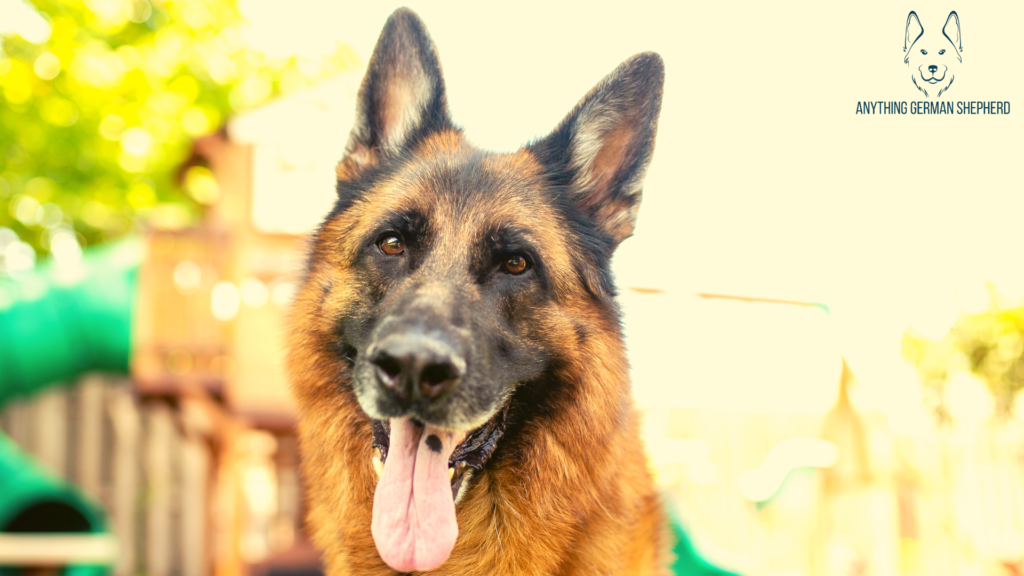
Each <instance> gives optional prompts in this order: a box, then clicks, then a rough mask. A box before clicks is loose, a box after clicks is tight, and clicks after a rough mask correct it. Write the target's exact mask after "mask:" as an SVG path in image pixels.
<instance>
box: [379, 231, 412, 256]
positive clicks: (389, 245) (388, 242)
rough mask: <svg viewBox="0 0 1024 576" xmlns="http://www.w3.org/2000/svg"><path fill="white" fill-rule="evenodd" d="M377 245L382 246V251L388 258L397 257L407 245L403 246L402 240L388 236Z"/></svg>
mask: <svg viewBox="0 0 1024 576" xmlns="http://www.w3.org/2000/svg"><path fill="white" fill-rule="evenodd" d="M377 245H378V246H380V251H381V252H383V253H385V254H387V255H388V256H396V255H398V254H401V253H402V251H403V250H405V245H404V244H402V239H401V238H399V237H398V236H394V235H387V236H385V237H384V238H381V240H380V242H378V243H377Z"/></svg>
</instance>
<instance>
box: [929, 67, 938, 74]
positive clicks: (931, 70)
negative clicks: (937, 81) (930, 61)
mask: <svg viewBox="0 0 1024 576" xmlns="http://www.w3.org/2000/svg"><path fill="white" fill-rule="evenodd" d="M938 69H939V67H938V66H934V65H932V66H929V67H928V71H929V72H931V73H932V74H934V73H935V71H936V70H938Z"/></svg>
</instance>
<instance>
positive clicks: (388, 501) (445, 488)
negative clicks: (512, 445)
mask: <svg viewBox="0 0 1024 576" xmlns="http://www.w3.org/2000/svg"><path fill="white" fill-rule="evenodd" d="M507 414H508V403H506V404H505V405H504V406H503V407H502V408H501V409H500V410H498V412H497V413H495V415H494V416H493V417H491V419H490V420H488V421H487V422H485V423H484V424H483V425H482V426H480V427H479V428H476V429H475V430H471V431H470V432H468V433H466V432H451V431H447V430H443V429H441V428H438V427H436V426H433V425H430V424H424V423H422V422H419V421H417V420H415V419H412V418H409V417H403V418H393V419H391V420H390V421H384V420H373V421H372V425H371V427H372V430H373V447H374V448H375V449H376V452H377V454H375V455H374V461H373V464H374V468H375V469H376V470H377V474H378V475H379V476H380V480H379V481H378V482H377V489H376V492H375V493H374V496H373V519H372V522H371V525H370V529H371V532H372V533H373V541H374V544H376V546H377V552H378V553H380V557H381V559H383V560H384V562H385V563H387V565H388V566H390V567H391V568H392V569H394V570H397V571H399V572H409V571H414V570H420V571H424V570H433V569H434V568H437V567H438V566H440V565H441V564H443V563H444V561H445V560H447V559H448V556H449V555H450V554H451V551H452V549H453V548H454V547H455V540H456V538H457V537H458V535H459V527H458V524H457V522H456V520H455V501H456V500H457V499H458V497H459V491H460V489H462V488H463V484H464V483H465V482H466V481H467V480H468V479H469V477H470V475H471V471H473V470H480V469H481V468H482V467H483V466H484V464H485V463H486V462H487V460H488V459H489V458H490V457H491V455H492V454H493V453H494V449H495V448H496V447H497V445H498V441H499V440H500V439H501V437H502V436H503V435H504V433H505V420H506V416H507ZM389 456H390V458H389Z"/></svg>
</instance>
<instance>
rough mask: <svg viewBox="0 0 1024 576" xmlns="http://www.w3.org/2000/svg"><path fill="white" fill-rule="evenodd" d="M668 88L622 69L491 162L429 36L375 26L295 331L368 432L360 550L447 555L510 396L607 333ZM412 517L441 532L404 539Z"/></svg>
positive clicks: (412, 559)
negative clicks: (371, 472)
mask: <svg viewBox="0 0 1024 576" xmlns="http://www.w3.org/2000/svg"><path fill="white" fill-rule="evenodd" d="M662 83H663V64H662V61H661V58H660V57H659V56H657V55H656V54H652V53H645V54H639V55H637V56H634V57H633V58H631V59H629V60H627V61H626V62H625V63H623V64H622V65H621V66H619V67H618V68H617V69H616V70H615V71H613V72H612V73H611V74H610V75H609V76H608V77H607V78H605V79H604V80H603V81H602V82H601V83H599V84H598V85H597V86H596V87H595V88H594V89H593V90H592V91H591V92H590V93H589V94H587V95H586V97H584V98H583V100H582V101H581V102H580V103H579V105H578V106H577V107H576V108H575V109H574V110H573V111H572V112H570V114H569V115H568V116H567V117H566V118H565V120H563V121H562V123H561V124H559V126H558V127H556V128H555V130H554V131H553V132H552V133H551V134H550V135H549V136H547V137H545V138H543V139H541V140H540V141H537V142H535V143H533V144H531V145H529V146H526V147H524V148H522V149H520V150H519V151H517V152H514V153H511V154H493V153H488V152H484V151H481V150H479V149H476V148H474V147H473V146H472V145H470V144H469V143H468V142H467V141H466V140H465V138H464V137H463V135H462V132H461V130H460V129H458V128H457V127H455V126H454V124H453V123H452V120H451V118H450V116H449V113H448V106H447V100H446V96H445V85H444V80H443V78H442V75H441V65H440V62H439V60H438V55H437V51H436V49H435V47H434V44H433V42H432V41H431V39H430V37H429V36H428V34H427V32H426V29H425V28H424V26H423V23H422V22H421V21H420V20H419V18H418V17H417V16H416V15H415V14H414V13H413V12H411V11H409V10H407V9H400V10H398V11H397V12H395V13H394V14H393V15H392V16H391V17H390V18H389V19H388V21H387V23H386V24H385V26H384V30H383V32H382V33H381V35H380V38H379V39H378V41H377V45H376V48H375V49H374V53H373V56H372V57H371V59H370V62H369V65H368V68H367V71H366V76H365V78H364V80H363V83H362V85H361V87H360V90H359V93H358V107H357V113H356V121H355V124H354V127H353V130H352V133H351V136H350V139H349V142H348V145H347V148H346V151H345V154H344V156H343V158H342V159H341V161H340V162H339V164H338V167H337V175H338V183H337V190H338V200H337V204H336V206H335V207H334V210H333V211H332V212H331V214H329V215H328V217H327V218H326V219H325V221H324V223H323V224H322V225H321V227H320V229H319V230H318V231H317V233H316V235H315V237H314V240H313V247H312V253H311V255H310V260H309V267H308V271H307V279H306V282H305V285H304V288H303V290H302V292H301V293H300V296H299V298H298V300H297V303H296V311H297V312H296V314H297V316H298V318H299V321H298V322H297V324H296V325H299V326H301V327H302V328H301V329H302V330H303V331H306V332H304V333H300V334H299V335H298V338H299V339H300V340H299V341H300V342H305V343H306V344H303V345H304V346H306V347H307V348H308V349H311V350H312V349H315V350H316V352H312V353H309V354H308V356H306V358H315V359H317V360H316V361H317V362H320V361H323V362H325V363H331V362H336V363H337V365H338V366H339V367H340V368H339V371H338V374H337V379H336V381H335V382H334V383H333V385H335V386H337V387H338V388H339V389H341V388H342V387H347V386H348V385H351V387H352V391H354V394H355V396H356V398H357V400H358V403H359V406H360V407H361V408H362V410H363V411H364V412H365V413H366V414H367V415H369V416H370V417H371V418H372V419H374V424H373V426H374V432H375V434H374V445H375V446H376V447H378V448H379V449H380V450H381V452H382V456H383V458H386V459H387V460H386V462H385V465H384V468H383V475H382V477H381V480H380V482H379V484H378V486H377V492H376V496H375V499H374V514H373V534H374V538H375V541H376V542H377V548H378V550H379V551H380V553H381V556H382V558H384V560H385V561H386V562H387V563H388V564H389V565H391V566H392V567H393V568H395V569H396V570H399V571H409V570H426V569H431V568H432V567H436V565H439V564H440V562H443V561H444V559H445V558H447V555H448V553H449V552H450V550H451V546H452V545H453V543H454V535H453V534H452V533H451V530H452V529H453V526H454V504H453V503H452V498H453V493H454V497H455V498H457V497H458V494H459V491H460V488H464V487H465V486H464V485H463V481H464V480H465V479H466V478H468V476H467V477H464V476H462V470H463V469H464V468H466V467H469V468H473V469H476V468H479V467H480V466H481V465H482V463H483V462H484V461H486V459H487V457H488V456H489V454H490V453H491V452H492V451H493V450H494V449H495V445H496V443H497V441H498V440H499V439H500V436H501V429H502V419H503V418H504V415H505V414H506V411H507V410H509V403H510V400H511V399H512V398H513V396H514V394H515V392H516V391H517V390H519V389H528V388H529V387H530V385H531V383H533V385H534V387H536V382H538V381H539V380H542V379H543V377H545V375H547V374H550V372H551V370H553V369H554V367H556V366H559V365H564V364H566V363H569V362H574V361H578V358H572V357H571V356H572V355H573V354H578V353H579V352H578V350H581V349H583V348H586V347H588V346H589V348H599V346H597V345H594V342H595V341H597V339H596V338H594V337H593V334H594V333H596V332H600V333H604V334H615V335H618V333H619V326H618V315H617V309H616V305H615V302H614V300H613V296H614V286H613V284H612V281H611V274H610V260H611V256H612V252H613V250H614V249H615V247H616V246H617V245H618V244H619V243H620V242H621V241H622V240H624V239H625V238H626V237H628V236H630V235H631V234H632V231H633V228H634V225H635V222H636V215H637V209H638V208H639V205H640V197H641V190H642V183H643V178H644V175H645V173H646V170H647V166H648V163H649V161H650V159H651V155H652V152H653V149H654V139H655V131H656V126H657V118H658V114H659V110H660V105H661V90H662ZM495 113H496V114H501V111H500V110H499V111H495ZM588 339H590V341H589V342H588ZM580 342H583V343H584V344H587V345H588V346H581V345H579V343H580ZM299 369H302V370H305V369H307V368H305V367H301V368H299ZM327 384H330V383H327ZM552 393H554V392H552ZM532 397H533V398H536V397H537V396H536V395H534V396H532ZM609 402H616V403H618V404H621V400H620V399H618V398H616V399H614V400H611V399H610V400H609ZM453 465H454V466H453ZM459 465H464V466H461V467H460V466H459ZM450 466H452V470H451V471H448V472H447V473H446V469H448V468H449V467H450ZM442 477H443V482H442V480H437V478H442ZM449 479H450V482H451V485H450V490H448V495H447V496H446V497H445V496H444V495H443V494H442V492H444V490H442V489H441V488H439V486H440V485H441V484H437V482H442V483H443V485H444V486H446V487H447V486H448V484H449ZM421 482H423V483H425V484H423V485H422V486H421V484H420V483H421ZM428 484H429V486H428ZM413 485H415V486H417V488H416V489H415V490H413V489H412V488H411V486H413ZM425 486H426V487H425ZM446 489H447V488H446ZM410 499H412V500H410ZM421 499H422V501H421ZM445 502H447V503H445ZM417 506H419V507H420V508H418V509H419V510H420V512H417V513H416V514H428V513H429V514H431V519H430V521H429V522H427V523H428V524H430V525H431V526H434V528H432V529H431V530H429V531H426V530H420V529H419V528H417V526H419V524H416V525H415V526H413V525H410V524H409V518H410V517H411V516H410V514H413V512H410V511H409V510H414V511H415V510H416V509H417V508H416V507H417ZM425 509H429V510H431V511H432V512H427V511H424V510H425ZM435 513H436V514H435ZM421 520H422V519H421ZM455 530H456V532H455V533H456V534H457V528H455Z"/></svg>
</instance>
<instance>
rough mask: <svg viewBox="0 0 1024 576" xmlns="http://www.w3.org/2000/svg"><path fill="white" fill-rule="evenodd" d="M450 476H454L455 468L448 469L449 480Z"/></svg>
mask: <svg viewBox="0 0 1024 576" xmlns="http://www.w3.org/2000/svg"><path fill="white" fill-rule="evenodd" d="M452 478H455V468H449V469H448V479H449V480H451V479H452Z"/></svg>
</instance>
